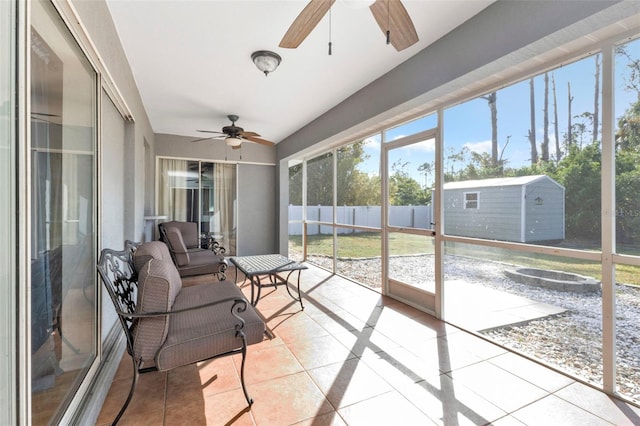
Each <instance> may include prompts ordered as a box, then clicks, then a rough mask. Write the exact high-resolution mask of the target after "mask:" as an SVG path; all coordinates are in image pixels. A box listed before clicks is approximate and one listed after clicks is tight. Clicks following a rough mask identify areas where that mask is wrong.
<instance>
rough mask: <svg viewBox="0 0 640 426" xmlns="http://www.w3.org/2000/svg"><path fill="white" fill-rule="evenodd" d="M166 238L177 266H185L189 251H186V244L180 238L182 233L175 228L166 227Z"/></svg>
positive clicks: (187, 262)
mask: <svg viewBox="0 0 640 426" xmlns="http://www.w3.org/2000/svg"><path fill="white" fill-rule="evenodd" d="M167 239H168V240H169V245H170V246H171V251H173V256H174V257H175V259H176V263H177V264H178V266H185V265H188V264H189V260H190V259H189V253H188V252H187V246H186V245H185V244H184V240H183V239H182V233H181V232H180V230H179V229H177V228H169V229H167Z"/></svg>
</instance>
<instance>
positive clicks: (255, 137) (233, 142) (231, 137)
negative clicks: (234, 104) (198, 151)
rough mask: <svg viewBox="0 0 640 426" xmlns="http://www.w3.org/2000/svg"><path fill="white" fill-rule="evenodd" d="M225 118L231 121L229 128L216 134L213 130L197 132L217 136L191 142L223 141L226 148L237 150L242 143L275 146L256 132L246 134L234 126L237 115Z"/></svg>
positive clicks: (226, 127) (240, 128)
mask: <svg viewBox="0 0 640 426" xmlns="http://www.w3.org/2000/svg"><path fill="white" fill-rule="evenodd" d="M227 117H228V118H229V120H231V126H224V127H223V128H222V132H216V131H213V130H198V131H199V132H202V133H216V134H218V136H212V137H210V138H202V139H196V140H195V141H192V142H200V141H204V140H209V139H224V140H225V142H226V143H227V146H230V147H231V148H233V149H239V148H240V145H241V144H242V142H243V141H248V142H255V143H259V144H260V145H266V146H273V145H275V143H273V142H271V141H268V140H266V139H262V138H261V137H260V135H259V134H257V133H256V132H247V131H245V130H244V129H243V128H242V127H238V126H236V121H238V119H239V118H240V117H238V116H237V115H233V114H229V115H227Z"/></svg>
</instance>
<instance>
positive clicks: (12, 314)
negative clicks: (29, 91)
mask: <svg viewBox="0 0 640 426" xmlns="http://www.w3.org/2000/svg"><path fill="white" fill-rule="evenodd" d="M15 8H16V2H8V1H0V206H2V208H0V235H2V238H0V424H3V425H10V424H15V423H16V419H17V413H16V410H15V408H16V398H15V395H16V385H15V383H16V381H17V380H16V367H15V366H16V361H17V360H16V355H15V354H16V353H17V351H16V343H15V342H16V337H15V330H16V320H15V319H16V309H15V300H16V291H17V288H16V286H15V285H13V284H14V283H16V282H17V279H16V271H15V266H14V265H15V264H16V250H15V247H16V226H17V224H16V220H15V217H14V214H13V211H14V209H13V206H15V200H16V195H17V194H16V191H15V189H14V188H15V176H16V166H15V163H14V159H15V156H16V145H17V142H16V141H17V137H16V134H17V132H16V129H15V125H16V124H15V123H16V121H15V111H16V99H15V93H16V76H15V73H14V70H15V57H16V55H15V43H16V40H15V38H14V34H15V22H16V10H15Z"/></svg>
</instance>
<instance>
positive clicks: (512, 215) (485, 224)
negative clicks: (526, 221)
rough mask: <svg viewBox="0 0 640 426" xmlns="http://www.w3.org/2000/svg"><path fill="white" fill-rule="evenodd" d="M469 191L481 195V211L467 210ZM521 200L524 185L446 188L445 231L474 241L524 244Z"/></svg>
mask: <svg viewBox="0 0 640 426" xmlns="http://www.w3.org/2000/svg"><path fill="white" fill-rule="evenodd" d="M466 192H478V194H479V198H478V208H477V209H465V202H464V194H465V193H466ZM521 197H522V192H521V187H520V186H504V187H494V188H459V189H445V191H444V214H445V217H444V232H445V233H446V234H449V235H460V236H465V237H471V238H489V239H493V240H505V241H520V234H521V233H520V229H521V221H520V217H521V216H520V206H521V202H520V200H521Z"/></svg>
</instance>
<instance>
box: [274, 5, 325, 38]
mask: <svg viewBox="0 0 640 426" xmlns="http://www.w3.org/2000/svg"><path fill="white" fill-rule="evenodd" d="M335 1H336V0H311V1H310V2H309V3H308V4H307V5H306V6H305V7H304V9H302V12H300V14H299V15H298V16H297V17H296V19H295V20H294V21H293V23H292V24H291V26H290V27H289V29H288V30H287V32H286V34H285V35H284V37H282V41H280V47H284V48H287V49H295V48H296V47H298V46H299V45H300V43H302V42H303V41H304V39H305V38H307V36H308V35H309V33H311V31H313V29H314V28H315V27H316V25H318V22H320V20H322V18H323V17H324V15H325V14H326V13H327V12H328V11H329V9H331V6H332V5H333V3H335Z"/></svg>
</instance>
